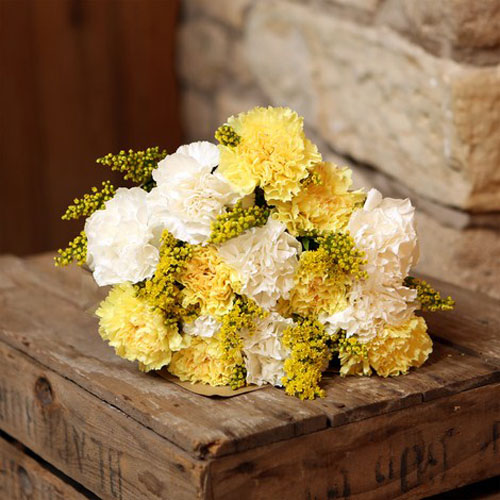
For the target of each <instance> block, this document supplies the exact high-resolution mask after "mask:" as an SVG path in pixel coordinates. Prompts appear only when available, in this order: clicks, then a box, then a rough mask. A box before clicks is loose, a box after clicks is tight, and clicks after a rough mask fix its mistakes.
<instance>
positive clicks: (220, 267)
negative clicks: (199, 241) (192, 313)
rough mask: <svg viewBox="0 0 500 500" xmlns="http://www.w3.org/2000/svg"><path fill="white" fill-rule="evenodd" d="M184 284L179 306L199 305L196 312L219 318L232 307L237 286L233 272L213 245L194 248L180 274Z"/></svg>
mask: <svg viewBox="0 0 500 500" xmlns="http://www.w3.org/2000/svg"><path fill="white" fill-rule="evenodd" d="M179 279H180V282H181V283H182V284H183V285H184V287H185V288H184V289H183V291H182V295H183V300H182V305H183V306H184V307H188V306H189V305H199V306H200V314H202V315H210V316H214V317H219V316H222V315H224V314H226V313H227V312H228V311H229V310H230V309H231V307H232V305H233V302H234V298H235V294H234V292H235V291H237V289H238V287H239V283H238V281H237V276H236V274H235V271H234V270H233V269H232V268H230V267H229V266H227V265H226V264H225V263H224V262H223V261H222V260H221V258H220V257H219V254H218V252H217V249H216V248H215V247H213V246H207V247H201V248H198V249H196V251H195V252H194V255H193V257H192V258H191V259H190V260H189V261H188V262H187V263H186V265H185V267H184V270H183V271H182V274H181V276H180V278H179Z"/></svg>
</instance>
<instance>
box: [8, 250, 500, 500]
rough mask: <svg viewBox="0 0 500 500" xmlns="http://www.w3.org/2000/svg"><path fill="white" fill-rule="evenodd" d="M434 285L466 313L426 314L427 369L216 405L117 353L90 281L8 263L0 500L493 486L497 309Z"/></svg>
mask: <svg viewBox="0 0 500 500" xmlns="http://www.w3.org/2000/svg"><path fill="white" fill-rule="evenodd" d="M439 285H440V286H441V288H442V290H443V291H444V292H445V293H452V294H453V295H454V296H455V298H456V300H457V309H456V312H455V313H452V314H435V315H433V316H429V318H428V319H429V324H430V329H431V332H432V333H433V335H434V339H435V348H434V352H433V354H432V356H431V358H430V360H429V362H428V363H427V364H426V365H425V366H424V367H422V368H421V369H419V370H417V371H414V372H412V373H411V374H409V375H407V376H404V377H399V378H394V379H382V378H377V377H372V378H355V377H352V378H345V379H342V378H340V377H335V378H332V379H329V380H327V381H325V386H326V389H327V397H326V398H325V399H318V400H316V401H306V402H301V401H298V400H296V399H294V398H290V397H288V396H286V395H285V394H284V393H283V391H281V390H278V389H275V388H266V389H263V390H260V391H256V392H252V393H249V394H244V395H241V396H237V397H235V398H230V399H211V398H205V397H203V396H197V395H195V394H192V393H190V392H188V391H186V390H185V389H182V388H180V387H178V386H176V385H175V384H172V383H169V382H166V381H164V380H162V379H161V378H159V377H157V376H155V375H151V374H149V375H146V374H142V373H140V372H138V371H137V370H136V368H135V367H134V365H133V364H131V363H127V362H126V361H123V360H121V359H120V358H118V357H116V356H115V355H114V353H113V350H112V349H111V348H109V347H108V346H107V345H106V344H105V343H104V342H102V340H101V339H100V337H99V335H98V333H97V323H96V319H95V318H94V317H93V316H92V314H91V312H90V311H92V309H93V308H94V307H95V305H96V303H97V301H98V300H99V299H100V298H101V297H102V293H103V291H102V290H98V289H97V287H96V285H95V284H94V283H93V281H92V278H91V276H90V275H89V274H88V273H85V272H84V271H82V270H81V269H78V268H76V267H75V268H69V269H64V270H57V269H54V268H53V267H52V261H51V256H48V255H42V256H36V257H32V258H28V259H19V258H16V257H11V256H5V257H1V258H0V428H1V430H2V431H3V433H5V434H4V436H8V439H7V440H2V441H1V442H0V459H1V462H0V463H1V467H2V470H1V471H0V472H1V474H0V480H1V481H2V485H1V488H3V489H0V492H7V493H6V494H4V496H3V497H2V498H18V497H17V496H16V495H17V494H18V492H19V491H20V489H19V488H22V487H23V484H24V487H28V488H31V490H30V491H31V492H32V494H31V496H28V495H25V496H24V497H23V496H22V492H21V493H19V498H34V499H45V498H59V497H61V498H65V499H66V498H82V495H83V496H84V497H85V496H86V497H89V496H92V495H94V494H95V495H97V497H99V498H116V499H134V500H136V499H149V498H151V499H164V498H169V499H176V500H177V499H194V498H207V499H238V500H244V499H246V498H252V499H266V500H267V499H295V498H298V499H333V498H352V499H384V500H385V499H393V498H422V497H425V496H428V495H432V494H435V493H438V492H441V491H445V490H450V489H453V488H457V487H459V486H462V485H464V484H468V483H471V482H475V481H479V480H481V479H484V478H488V477H492V476H495V475H498V474H499V473H500V459H499V458H500V336H499V332H500V314H499V312H500V307H499V302H497V301H495V300H493V299H490V298H488V297H486V296H480V295H477V294H472V293H470V292H466V291H464V290H461V289H457V288H454V287H451V286H449V285H446V284H439ZM10 439H13V440H16V441H17V442H19V443H22V445H24V446H25V447H27V448H28V449H29V450H30V453H31V456H29V455H26V453H25V452H23V450H20V449H19V447H16V446H14V445H13V444H12V443H10V442H8V440H10ZM32 457H35V458H32ZM36 457H40V460H42V461H45V462H47V463H48V464H51V466H52V467H53V468H54V469H55V470H57V471H60V472H59V473H58V474H55V475H54V476H53V472H51V471H50V470H49V469H47V467H45V466H42V465H40V463H39V461H37V460H36ZM23 471H24V472H23ZM26 478H28V479H26ZM65 478H66V479H67V478H71V480H72V481H74V482H75V483H73V485H68V484H67V482H65ZM23 481H24V483H23ZM28 483H29V484H28ZM27 485H28V486H27ZM30 485H31V486H30ZM78 485H79V486H78ZM51 488H52V490H51ZM65 488H66V489H65ZM47 491H49V493H46V492H47ZM50 491H52V492H53V493H50ZM16 492H17V493H16ZM44 495H45V496H44ZM51 495H52V496H51ZM57 495H59V496H57ZM61 495H62V496H61ZM0 496H1V495H0Z"/></svg>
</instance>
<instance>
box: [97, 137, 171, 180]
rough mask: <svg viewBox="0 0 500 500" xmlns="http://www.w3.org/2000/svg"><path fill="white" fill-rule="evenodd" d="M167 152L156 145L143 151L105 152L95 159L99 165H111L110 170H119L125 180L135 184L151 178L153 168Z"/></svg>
mask: <svg viewBox="0 0 500 500" xmlns="http://www.w3.org/2000/svg"><path fill="white" fill-rule="evenodd" d="M166 155H167V152H166V151H165V150H160V148H159V147H158V146H155V147H152V148H147V149H146V150H145V151H134V150H132V149H129V150H128V151H123V150H122V151H120V152H119V153H118V154H111V153H109V154H107V155H106V156H103V157H102V158H98V159H97V160H96V161H97V163H100V164H101V165H106V166H108V167H111V170H113V171H117V172H121V173H122V174H124V175H123V178H124V179H125V180H130V181H132V182H134V183H136V184H139V185H141V184H145V183H148V182H149V181H150V180H151V174H152V172H153V170H154V169H155V168H156V167H157V166H158V162H159V161H160V160H162V159H163V158H165V156H166Z"/></svg>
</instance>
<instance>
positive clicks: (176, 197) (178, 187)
mask: <svg viewBox="0 0 500 500" xmlns="http://www.w3.org/2000/svg"><path fill="white" fill-rule="evenodd" d="M218 163H219V150H218V148H217V146H215V145H214V144H211V143H210V142H194V143H192V144H188V145H186V146H181V147H180V148H179V149H178V150H177V152H176V153H174V154H171V155H168V156H166V157H165V158H164V159H163V160H162V161H161V162H160V163H159V164H158V168H157V169H155V170H154V171H153V178H154V180H155V181H156V184H157V186H156V187H155V188H153V189H152V190H151V192H150V193H149V197H148V198H149V200H148V203H149V207H150V211H151V224H152V227H153V229H154V230H155V233H156V234H159V233H161V232H162V231H163V230H164V229H168V230H169V231H170V232H171V233H172V234H173V235H174V236H175V237H176V238H178V239H180V240H183V241H187V242H188V243H192V244H198V243H204V242H206V240H207V239H208V237H209V236H210V231H211V230H210V225H211V223H212V222H213V221H214V220H215V218H216V217H217V215H219V214H221V213H222V212H223V211H224V207H225V206H226V205H232V204H234V203H235V202H236V201H237V200H238V198H239V196H238V194H237V193H236V192H234V191H233V189H232V188H231V186H230V185H229V184H228V183H227V182H226V181H225V180H224V179H223V178H222V177H221V176H219V175H218V174H217V173H212V170H213V168H214V167H215V166H217V164H218Z"/></svg>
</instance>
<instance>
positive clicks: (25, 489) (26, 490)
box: [17, 465, 33, 498]
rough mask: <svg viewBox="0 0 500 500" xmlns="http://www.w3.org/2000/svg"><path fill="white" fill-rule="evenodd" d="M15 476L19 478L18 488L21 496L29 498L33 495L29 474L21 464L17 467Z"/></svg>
mask: <svg viewBox="0 0 500 500" xmlns="http://www.w3.org/2000/svg"><path fill="white" fill-rule="evenodd" d="M17 476H18V478H19V488H20V490H21V492H22V496H23V498H31V497H32V495H33V484H32V483H31V479H30V476H29V474H28V473H27V472H26V469H25V468H24V467H23V466H22V465H19V466H18V467H17Z"/></svg>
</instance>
